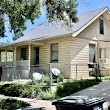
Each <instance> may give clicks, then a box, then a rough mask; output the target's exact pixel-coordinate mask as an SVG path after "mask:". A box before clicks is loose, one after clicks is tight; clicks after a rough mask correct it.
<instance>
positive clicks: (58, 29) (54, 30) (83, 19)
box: [13, 7, 109, 43]
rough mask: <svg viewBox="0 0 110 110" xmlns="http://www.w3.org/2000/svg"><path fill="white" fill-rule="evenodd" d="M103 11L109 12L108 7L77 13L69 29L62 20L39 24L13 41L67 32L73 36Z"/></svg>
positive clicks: (59, 34)
mask: <svg viewBox="0 0 110 110" xmlns="http://www.w3.org/2000/svg"><path fill="white" fill-rule="evenodd" d="M105 11H108V12H109V9H108V8H107V7H103V8H100V9H96V10H93V11H90V12H86V13H84V14H79V15H78V16H77V17H78V19H79V21H78V22H77V23H73V27H72V28H71V29H69V28H68V27H67V26H66V25H64V23H63V21H60V22H56V21H55V22H53V23H48V24H42V25H39V26H38V27H37V28H35V29H33V30H32V31H30V32H29V33H28V34H26V35H24V36H23V37H20V38H19V39H17V40H16V41H14V42H13V43H19V42H24V41H33V40H34V41H37V40H42V39H47V38H53V37H57V36H62V35H68V34H71V35H72V36H74V37H75V36H77V35H78V34H79V33H80V32H81V31H83V30H84V29H85V28H86V27H87V26H88V25H90V24H91V23H92V22H93V21H95V20H96V19H97V18H98V17H99V16H100V15H101V14H103V13H104V12H105Z"/></svg>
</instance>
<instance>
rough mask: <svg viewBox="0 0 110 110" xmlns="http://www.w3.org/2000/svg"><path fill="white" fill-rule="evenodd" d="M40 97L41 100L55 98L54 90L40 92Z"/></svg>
mask: <svg viewBox="0 0 110 110" xmlns="http://www.w3.org/2000/svg"><path fill="white" fill-rule="evenodd" d="M40 95H41V99H43V100H53V99H55V91H52V90H47V91H42V92H41V94H40Z"/></svg>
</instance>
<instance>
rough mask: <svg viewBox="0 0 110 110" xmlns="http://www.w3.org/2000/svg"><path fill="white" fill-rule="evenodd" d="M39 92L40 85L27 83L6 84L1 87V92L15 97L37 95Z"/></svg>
mask: <svg viewBox="0 0 110 110" xmlns="http://www.w3.org/2000/svg"><path fill="white" fill-rule="evenodd" d="M39 92H40V88H39V87H38V86H29V85H27V84H15V83H14V84H5V85H3V86H1V88H0V94H4V95H6V96H13V97H37V95H38V93H39Z"/></svg>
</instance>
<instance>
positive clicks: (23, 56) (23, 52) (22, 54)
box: [21, 48, 26, 60]
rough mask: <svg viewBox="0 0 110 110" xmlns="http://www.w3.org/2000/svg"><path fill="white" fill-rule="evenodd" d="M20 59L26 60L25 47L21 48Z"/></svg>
mask: <svg viewBox="0 0 110 110" xmlns="http://www.w3.org/2000/svg"><path fill="white" fill-rule="evenodd" d="M21 60H26V48H21Z"/></svg>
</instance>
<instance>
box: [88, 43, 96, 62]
mask: <svg viewBox="0 0 110 110" xmlns="http://www.w3.org/2000/svg"><path fill="white" fill-rule="evenodd" d="M91 45H92V46H94V61H92V62H91V61H90V46H91ZM89 63H96V44H94V43H90V44H89Z"/></svg>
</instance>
